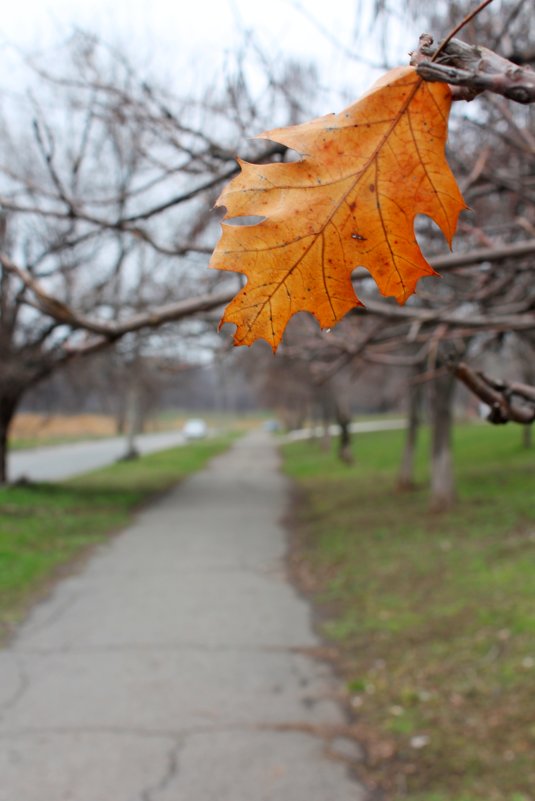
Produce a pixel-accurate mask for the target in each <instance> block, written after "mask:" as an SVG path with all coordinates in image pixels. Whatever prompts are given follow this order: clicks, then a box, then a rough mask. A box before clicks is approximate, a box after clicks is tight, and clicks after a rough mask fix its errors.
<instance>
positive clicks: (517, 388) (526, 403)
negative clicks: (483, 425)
mask: <svg viewBox="0 0 535 801" xmlns="http://www.w3.org/2000/svg"><path fill="white" fill-rule="evenodd" d="M451 370H452V372H453V374H454V375H455V376H456V377H457V378H458V379H459V381H462V383H463V384H464V385H465V386H466V387H468V389H469V390H470V391H471V392H472V393H473V394H474V395H476V396H477V397H478V398H479V399H480V400H481V401H483V403H486V404H487V405H488V406H490V408H491V411H490V414H489V415H488V417H487V420H489V422H491V423H494V424H500V423H508V422H510V421H513V422H515V423H523V424H526V423H533V421H535V387H531V386H529V385H528V384H521V383H519V382H514V383H508V382H507V381H496V380H495V379H492V378H489V377H488V376H486V375H485V374H484V373H482V372H479V371H478V372H475V371H474V370H472V368H471V367H469V366H468V365H467V364H465V363H464V362H459V363H458V364H455V363H454V364H452V366H451ZM519 399H520V400H519Z"/></svg>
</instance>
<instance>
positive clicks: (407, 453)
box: [398, 364, 423, 492]
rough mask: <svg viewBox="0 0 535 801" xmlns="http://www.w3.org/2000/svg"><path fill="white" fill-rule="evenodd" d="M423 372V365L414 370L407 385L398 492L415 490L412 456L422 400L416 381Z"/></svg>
mask: <svg viewBox="0 0 535 801" xmlns="http://www.w3.org/2000/svg"><path fill="white" fill-rule="evenodd" d="M422 372H423V365H422V364H420V365H417V366H416V367H415V368H414V371H413V374H412V376H411V381H410V384H409V393H408V395H409V407H408V410H407V433H406V436H405V446H404V448H403V454H402V457H401V466H400V469H399V474H398V490H401V491H402V492H407V491H411V490H413V489H414V488H415V486H416V482H415V480H414V456H415V452H416V444H417V441H418V431H419V429H420V424H421V422H422V420H421V415H422V398H423V384H422V382H421V381H419V380H418V378H419V376H420V375H421V373H422Z"/></svg>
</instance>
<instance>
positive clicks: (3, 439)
mask: <svg viewBox="0 0 535 801" xmlns="http://www.w3.org/2000/svg"><path fill="white" fill-rule="evenodd" d="M19 400H20V396H13V395H7V396H5V397H2V396H0V486H1V485H2V484H7V481H8V472H7V453H8V434H9V426H10V425H11V421H12V420H13V417H14V416H15V411H16V409H17V406H18V404H19Z"/></svg>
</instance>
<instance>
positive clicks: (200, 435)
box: [182, 418, 208, 439]
mask: <svg viewBox="0 0 535 801" xmlns="http://www.w3.org/2000/svg"><path fill="white" fill-rule="evenodd" d="M182 433H183V434H184V436H185V437H186V439H204V437H205V436H206V435H207V433H208V426H207V425H206V423H205V422H204V420H201V419H197V418H192V419H191V420H186V422H185V423H184V427H183V428H182Z"/></svg>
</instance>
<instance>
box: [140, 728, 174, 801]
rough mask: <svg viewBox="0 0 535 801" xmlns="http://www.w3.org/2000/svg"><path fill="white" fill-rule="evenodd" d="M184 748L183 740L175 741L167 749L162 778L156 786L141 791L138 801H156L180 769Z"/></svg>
mask: <svg viewBox="0 0 535 801" xmlns="http://www.w3.org/2000/svg"><path fill="white" fill-rule="evenodd" d="M183 747H184V741H183V739H180V740H175V741H174V742H173V745H172V746H171V748H170V749H169V751H168V753H167V758H166V766H165V770H164V773H163V775H162V777H161V778H160V779H159V780H158V781H157V782H156V784H153V785H151V787H147V788H146V789H145V790H142V791H141V795H140V801H156V798H157V796H159V795H160V793H162V792H163V791H164V790H165V789H166V788H167V787H168V786H169V785H170V784H171V782H172V781H173V779H175V778H176V776H177V775H178V771H179V767H180V752H181V751H182V749H183Z"/></svg>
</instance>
